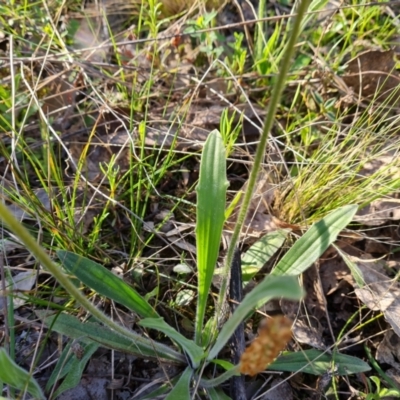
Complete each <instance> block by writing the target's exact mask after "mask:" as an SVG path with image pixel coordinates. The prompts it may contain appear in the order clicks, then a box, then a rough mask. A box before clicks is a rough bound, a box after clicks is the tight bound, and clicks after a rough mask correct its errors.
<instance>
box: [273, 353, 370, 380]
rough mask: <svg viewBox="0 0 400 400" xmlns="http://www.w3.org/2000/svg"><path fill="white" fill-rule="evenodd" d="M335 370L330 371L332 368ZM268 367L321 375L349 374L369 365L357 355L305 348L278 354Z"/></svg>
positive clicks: (360, 370)
mask: <svg viewBox="0 0 400 400" xmlns="http://www.w3.org/2000/svg"><path fill="white" fill-rule="evenodd" d="M333 367H334V368H335V371H331V370H332V368H333ZM268 369H271V370H275V371H287V372H297V371H301V372H306V373H308V374H312V375H323V374H325V373H327V372H332V374H335V375H351V374H358V373H360V372H366V371H369V370H370V369H371V367H370V366H369V365H368V364H367V363H366V362H364V361H363V360H360V359H359V358H357V357H352V356H348V355H346V354H340V353H335V354H328V353H324V352H323V351H320V350H314V349H311V350H305V351H298V352H296V353H288V354H284V355H282V356H280V357H279V358H278V359H277V360H276V361H274V362H273V363H272V364H271V365H269V366H268Z"/></svg>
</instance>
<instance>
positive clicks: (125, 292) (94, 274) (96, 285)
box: [57, 250, 158, 318]
mask: <svg viewBox="0 0 400 400" xmlns="http://www.w3.org/2000/svg"><path fill="white" fill-rule="evenodd" d="M57 255H58V258H59V259H60V261H61V262H62V264H63V266H64V268H65V269H66V270H67V271H68V272H69V273H70V274H73V275H75V276H76V277H77V278H78V279H79V280H80V281H82V282H83V283H84V284H85V285H87V286H88V287H90V288H91V289H93V290H95V291H96V292H97V293H99V294H101V295H103V296H106V297H107V298H109V299H112V300H114V301H116V302H117V303H119V304H121V305H123V306H125V307H127V308H129V309H130V310H132V311H134V312H136V313H137V314H139V315H140V316H141V317H143V318H156V317H158V314H157V313H156V311H155V310H154V309H153V308H152V307H151V305H150V304H149V303H148V302H147V301H146V300H145V299H144V298H143V297H142V296H140V294H138V293H137V292H136V290H134V289H133V288H132V287H131V286H129V285H128V284H127V283H125V282H124V281H123V280H122V279H121V278H118V276H116V275H114V274H113V273H112V272H110V271H109V270H108V269H107V268H104V267H103V266H102V265H100V264H98V263H96V262H94V261H91V260H89V259H87V258H85V257H82V256H79V255H77V254H75V253H71V252H69V251H65V250H58V251H57Z"/></svg>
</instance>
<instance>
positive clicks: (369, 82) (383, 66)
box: [342, 50, 400, 106]
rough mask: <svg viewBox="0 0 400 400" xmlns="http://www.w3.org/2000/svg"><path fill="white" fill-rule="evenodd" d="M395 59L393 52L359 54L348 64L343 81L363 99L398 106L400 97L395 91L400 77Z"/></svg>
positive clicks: (377, 51) (371, 51)
mask: <svg viewBox="0 0 400 400" xmlns="http://www.w3.org/2000/svg"><path fill="white" fill-rule="evenodd" d="M395 57H396V53H395V52H394V51H393V50H388V51H379V50H369V51H366V52H364V53H362V54H359V55H358V56H357V57H356V58H354V59H352V60H351V61H350V62H349V63H348V66H347V71H346V75H344V76H343V77H342V78H343V81H344V82H345V83H346V85H347V86H349V87H351V88H352V89H353V91H354V95H355V96H360V97H361V99H363V98H364V99H365V98H369V99H374V100H378V101H380V102H383V101H385V100H387V101H388V104H390V105H391V106H398V105H399V97H398V96H396V95H395V91H396V90H397V87H398V85H399V83H400V75H399V73H398V72H397V70H396V60H395Z"/></svg>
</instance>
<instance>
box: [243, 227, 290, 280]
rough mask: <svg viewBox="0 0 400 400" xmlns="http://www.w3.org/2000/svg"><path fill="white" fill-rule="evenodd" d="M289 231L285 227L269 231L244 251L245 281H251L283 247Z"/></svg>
mask: <svg viewBox="0 0 400 400" xmlns="http://www.w3.org/2000/svg"><path fill="white" fill-rule="evenodd" d="M288 233H289V231H287V230H283V229H279V230H277V231H275V232H271V233H268V234H267V235H265V236H263V237H262V238H261V239H260V240H258V241H257V242H255V243H254V244H253V245H252V246H251V247H250V248H249V249H248V250H247V251H246V253H244V255H243V256H242V276H243V282H244V283H245V282H249V281H250V280H251V278H252V277H253V276H254V275H256V274H257V272H258V271H259V270H260V269H261V268H262V267H263V266H264V265H265V263H266V262H267V261H268V260H269V259H270V258H271V257H272V256H273V255H274V254H275V253H276V251H277V250H279V249H280V248H281V246H282V244H283V243H284V241H285V240H286V237H287V235H288Z"/></svg>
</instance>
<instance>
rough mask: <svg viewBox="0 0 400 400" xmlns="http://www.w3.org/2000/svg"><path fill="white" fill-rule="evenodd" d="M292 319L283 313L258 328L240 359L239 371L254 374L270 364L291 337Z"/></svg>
mask: <svg viewBox="0 0 400 400" xmlns="http://www.w3.org/2000/svg"><path fill="white" fill-rule="evenodd" d="M291 327H292V321H290V320H289V319H288V318H286V317H284V316H283V315H279V316H276V317H273V318H271V319H269V320H268V321H266V323H265V324H263V326H262V327H260V328H259V334H258V337H257V338H256V339H255V340H254V341H253V343H251V345H250V346H249V347H248V348H247V349H246V350H245V352H244V353H243V354H242V357H241V359H240V372H241V373H242V374H245V375H250V376H254V375H256V374H258V373H260V372H262V371H264V370H265V368H266V367H267V366H268V365H269V364H271V363H272V362H273V361H274V360H275V358H276V357H278V355H279V353H280V352H281V351H282V350H283V349H284V348H285V347H286V345H287V343H288V342H289V340H290V339H291V337H292V329H291Z"/></svg>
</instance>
